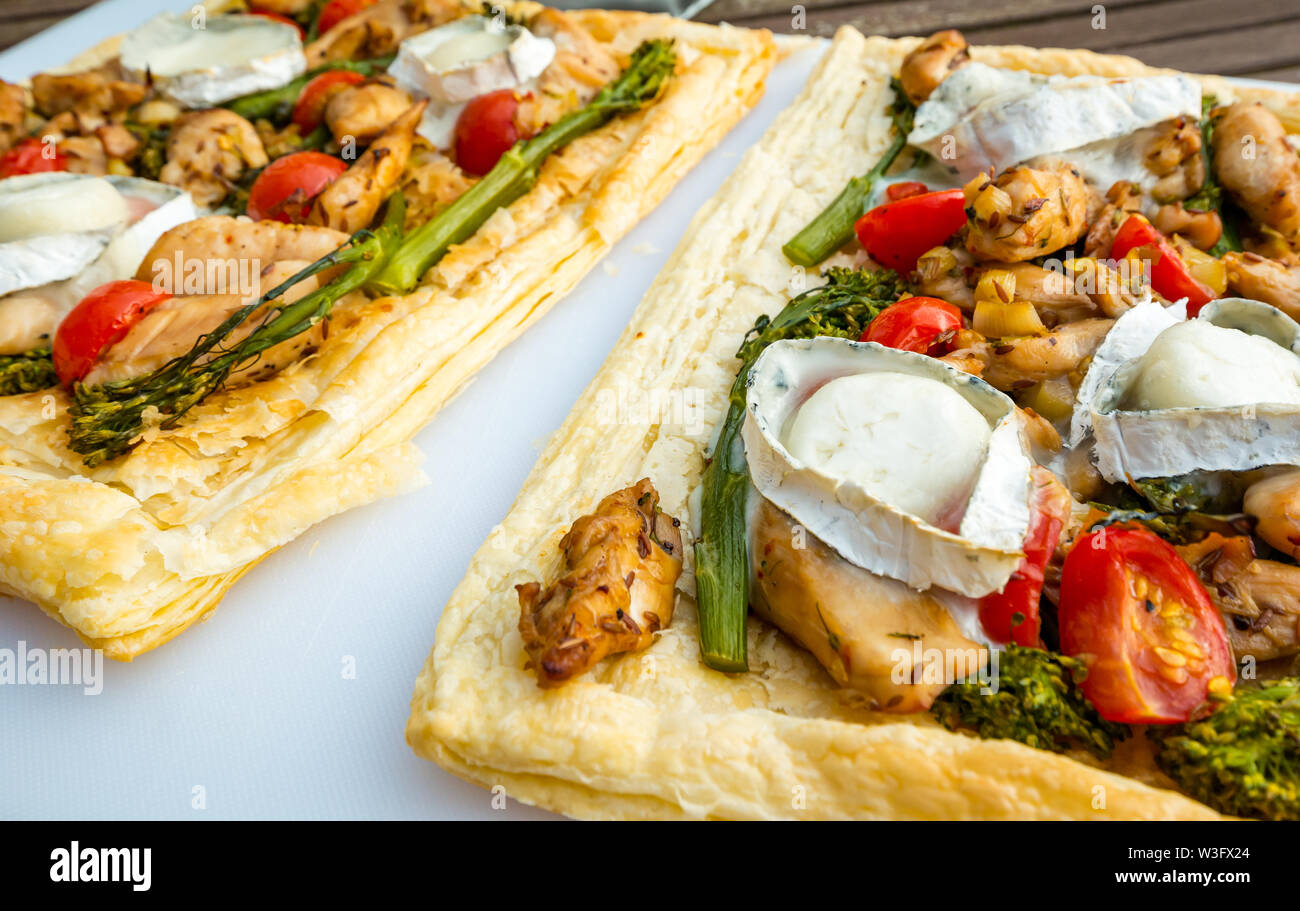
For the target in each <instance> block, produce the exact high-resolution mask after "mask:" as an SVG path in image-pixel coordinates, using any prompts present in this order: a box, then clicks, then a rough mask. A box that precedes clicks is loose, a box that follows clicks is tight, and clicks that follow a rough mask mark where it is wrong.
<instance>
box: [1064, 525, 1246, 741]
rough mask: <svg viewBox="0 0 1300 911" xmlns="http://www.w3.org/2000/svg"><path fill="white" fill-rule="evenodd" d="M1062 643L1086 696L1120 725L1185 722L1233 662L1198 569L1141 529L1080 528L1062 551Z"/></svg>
mask: <svg viewBox="0 0 1300 911" xmlns="http://www.w3.org/2000/svg"><path fill="white" fill-rule="evenodd" d="M1058 611H1059V613H1058V617H1059V620H1060V626H1061V651H1063V652H1064V653H1065V654H1067V655H1073V656H1075V657H1078V658H1080V659H1082V660H1083V661H1084V663H1085V664H1086V665H1087V667H1088V676H1087V678H1086V679H1085V680H1084V681H1083V684H1082V687H1083V692H1084V695H1086V696H1087V697H1088V699H1089V700H1091V702H1092V704H1093V705H1094V706H1096V707H1097V711H1098V712H1100V713H1101V716H1102V717H1103V718H1106V719H1109V720H1110V721H1119V722H1124V723H1126V724H1174V723H1178V722H1182V721H1186V720H1187V719H1188V718H1190V717H1191V715H1192V712H1193V711H1194V710H1195V709H1196V708H1197V707H1198V706H1200V705H1201V704H1202V703H1204V702H1205V701H1206V698H1207V697H1208V696H1209V694H1210V692H1211V683H1212V681H1215V680H1216V678H1217V679H1218V682H1217V683H1215V684H1214V686H1215V687H1216V688H1217V687H1220V686H1223V687H1231V685H1232V683H1233V682H1234V681H1235V680H1236V677H1237V670H1236V667H1235V666H1234V665H1233V661H1232V652H1231V650H1230V649H1229V647H1228V634H1227V630H1226V629H1225V628H1224V625H1223V618H1222V616H1220V614H1219V611H1218V610H1217V609H1216V608H1215V606H1214V603H1213V602H1212V601H1211V600H1210V596H1209V594H1207V593H1206V591H1205V588H1204V586H1202V585H1201V582H1200V579H1198V578H1197V576H1196V573H1195V572H1193V570H1192V568H1191V567H1190V566H1188V565H1187V563H1186V562H1185V561H1184V560H1183V558H1182V557H1180V556H1179V555H1178V552H1177V551H1176V550H1174V548H1173V547H1172V546H1171V545H1170V544H1169V543H1168V542H1166V541H1164V540H1163V539H1162V538H1160V537H1158V536H1157V535H1155V534H1154V533H1153V532H1150V531H1148V530H1147V529H1145V528H1141V527H1136V526H1133V527H1125V526H1121V527H1113V526H1112V527H1108V528H1101V529H1098V530H1097V531H1094V532H1091V533H1090V534H1087V535H1084V536H1083V537H1082V538H1080V539H1079V541H1078V542H1076V543H1075V545H1074V547H1073V548H1072V549H1071V550H1070V553H1069V555H1068V556H1067V557H1066V558H1065V566H1064V567H1063V568H1062V570H1061V601H1060V604H1059V605H1058Z"/></svg>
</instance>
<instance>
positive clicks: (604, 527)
mask: <svg viewBox="0 0 1300 911" xmlns="http://www.w3.org/2000/svg"><path fill="white" fill-rule="evenodd" d="M679 524H680V523H679V522H678V521H677V520H676V519H674V518H673V517H672V516H669V515H667V514H666V513H664V512H661V511H660V509H659V493H658V491H656V490H655V488H654V485H653V484H651V483H650V479H649V478H643V479H642V480H640V481H638V482H637V483H636V484H635V485H633V486H632V487H626V488H624V489H623V490H620V491H617V492H615V493H612V494H610V495H609V496H607V497H605V499H603V500H601V501H600V505H598V506H597V507H596V511H595V512H593V513H591V514H589V515H585V516H582V517H581V518H579V519H578V520H577V521H576V522H574V523H573V527H572V528H570V529H569V533H568V534H566V535H565V536H564V538H563V539H562V540H561V541H560V550H561V551H563V553H564V574H563V575H561V576H560V578H558V579H556V580H555V581H554V582H552V583H551V584H550V585H549V586H547V588H546V589H545V590H543V589H542V587H541V585H539V584H538V583H536V582H528V583H526V584H524V585H517V586H515V590H516V591H517V592H518V593H519V633H520V635H521V636H523V639H524V650H525V651H526V652H527V653H528V658H529V665H530V666H531V667H533V668H534V669H536V671H537V685H538V686H540V687H542V688H550V687H556V686H559V685H560V684H562V683H564V682H565V681H567V680H570V679H571V678H573V677H575V676H576V675H578V674H581V673H583V672H584V671H587V670H590V669H591V668H592V667H594V666H595V665H596V663H597V662H599V661H600V660H601V659H602V658H604V657H605V656H606V655H612V654H615V653H617V652H627V651H637V650H640V649H643V648H646V647H647V646H649V645H650V644H651V643H652V642H653V641H654V633H655V632H656V631H657V630H660V629H663V628H665V627H667V626H668V624H669V623H671V622H672V619H673V602H674V600H675V598H676V584H677V577H678V576H679V575H681V572H682V558H681V553H682V538H681V533H680V531H679V528H678V526H679Z"/></svg>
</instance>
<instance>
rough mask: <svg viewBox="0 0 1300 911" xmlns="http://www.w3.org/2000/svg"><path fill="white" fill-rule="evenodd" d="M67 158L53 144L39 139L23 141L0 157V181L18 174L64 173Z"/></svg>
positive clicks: (66, 166) (66, 167)
mask: <svg viewBox="0 0 1300 911" xmlns="http://www.w3.org/2000/svg"><path fill="white" fill-rule="evenodd" d="M67 169H68V159H67V156H66V155H64V154H63V153H62V152H60V151H59V150H58V148H57V147H56V146H54V145H53V144H47V143H45V142H44V141H43V140H40V139H35V138H32V139H24V140H23V141H22V142H20V143H18V144H17V145H16V146H14V147H13V148H12V149H10V150H9V151H8V152H5V153H4V154H3V155H0V179H3V178H5V177H17V176H18V175H19V174H43V173H45V172H47V171H66V170H67Z"/></svg>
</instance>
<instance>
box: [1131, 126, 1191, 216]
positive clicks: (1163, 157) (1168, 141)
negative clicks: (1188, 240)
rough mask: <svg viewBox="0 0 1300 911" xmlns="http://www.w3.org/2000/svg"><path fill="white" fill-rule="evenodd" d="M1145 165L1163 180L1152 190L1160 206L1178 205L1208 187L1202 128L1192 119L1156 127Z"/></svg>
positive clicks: (1152, 195) (1152, 194)
mask: <svg viewBox="0 0 1300 911" xmlns="http://www.w3.org/2000/svg"><path fill="white" fill-rule="evenodd" d="M1144 162H1145V164H1146V166H1147V170H1149V171H1150V172H1151V173H1152V174H1155V175H1156V176H1157V177H1159V178H1160V180H1158V181H1157V182H1156V185H1155V186H1154V187H1152V189H1151V197H1152V198H1153V199H1154V200H1155V201H1156V202H1159V203H1170V202H1177V201H1178V200H1180V199H1186V198H1187V197H1189V196H1191V195H1192V194H1194V193H1196V192H1197V191H1198V190H1200V189H1201V187H1202V186H1204V185H1205V157H1204V156H1203V155H1201V125H1200V123H1198V122H1197V121H1196V120H1193V119H1191V118H1190V117H1175V118H1173V119H1172V120H1166V121H1165V122H1164V123H1162V124H1160V125H1159V126H1158V127H1156V133H1155V136H1154V138H1153V139H1152V140H1151V143H1150V144H1149V145H1148V146H1147V150H1146V157H1145V159H1144Z"/></svg>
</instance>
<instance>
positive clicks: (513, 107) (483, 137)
mask: <svg viewBox="0 0 1300 911" xmlns="http://www.w3.org/2000/svg"><path fill="white" fill-rule="evenodd" d="M518 109H519V95H517V94H516V93H515V91H514V89H499V90H497V91H495V92H488V93H486V94H484V95H479V96H478V97H477V98H475V99H474V100H473V101H471V102H470V103H469V104H467V105H465V110H463V111H461V112H460V117H458V118H456V133H455V140H456V164H458V165H460V168H461V170H462V171H464V172H465V173H467V174H476V175H483V174H486V173H487V172H488V171H491V170H492V168H493V167H494V166H495V165H496V163H497V161H498V160H499V159H500V158H501V156H502V155H504V154H505V153H506V151H507V150H508V149H509V148H510V147H511V146H512V145H514V144H515V143H516V142H518V141H519V139H520V136H519V128H518V127H517V126H515V111H517V110H518Z"/></svg>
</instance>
